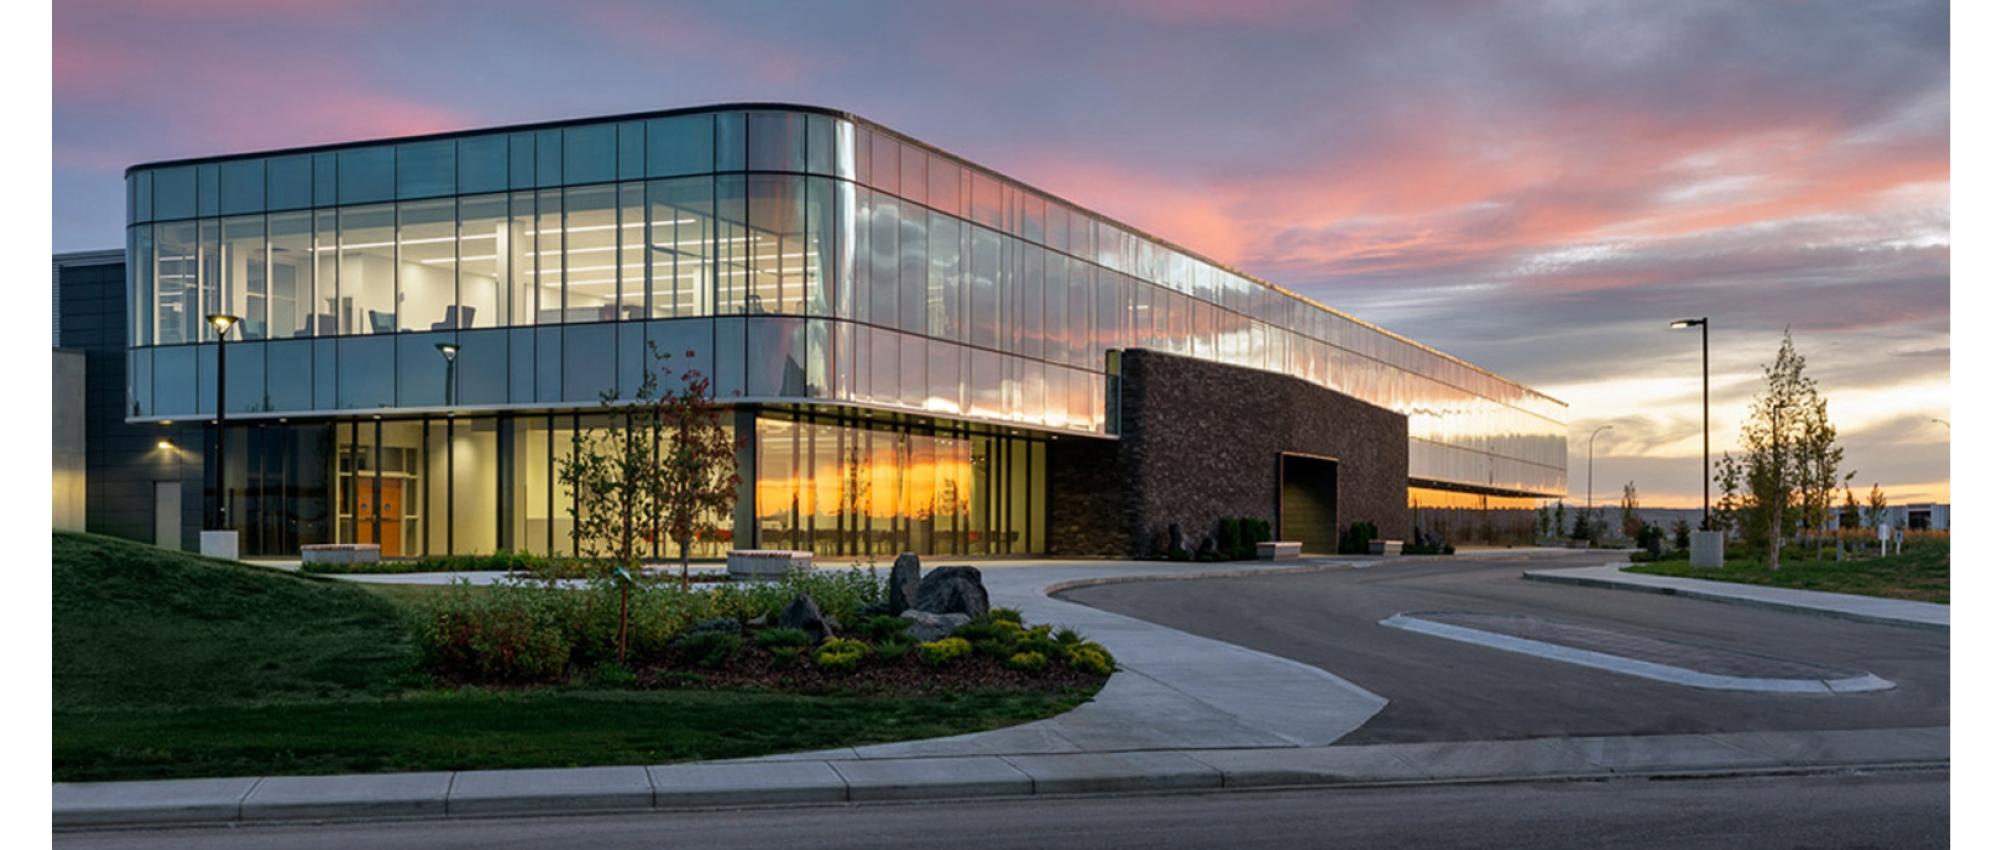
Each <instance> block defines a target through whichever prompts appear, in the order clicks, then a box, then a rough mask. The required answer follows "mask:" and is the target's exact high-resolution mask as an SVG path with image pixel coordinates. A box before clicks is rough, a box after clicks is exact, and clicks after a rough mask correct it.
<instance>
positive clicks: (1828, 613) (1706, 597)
mask: <svg viewBox="0 0 2000 850" xmlns="http://www.w3.org/2000/svg"><path fill="white" fill-rule="evenodd" d="M1521 578H1524V579H1527V580H1528V581H1540V582H1547V583H1549V584H1567V585H1574V586H1576V587H1596V588H1604V589H1608V590H1629V591H1633V592H1636V593H1652V594H1657V595H1660V596H1680V597H1684V598H1687V599H1699V600H1701V601H1703V602H1720V603H1723V604H1725V605H1740V606H1742V607H1745V608H1762V609H1765V610H1767V611H1784V612H1787V613H1792V614H1807V615H1811V616H1818V617H1826V618H1829V619H1834V620H1849V621H1852V622H1856V623H1869V624H1873V625H1878V626H1902V627H1904V628H1910V629H1923V630H1925V631H1934V632H1950V631H1951V626H1950V625H1947V624H1940V623H1927V622H1924V621H1922V620H1910V619H1904V618H1901V617H1884V616H1878V615H1874V614H1862V613H1859V612H1855V611H1842V610H1839V609H1835V608H1821V607H1817V606H1813V605H1800V604H1795V603H1787V602H1777V601H1774V600H1769V599H1752V598H1748V597H1744V596H1737V595H1734V594H1728V593H1719V592H1715V591H1710V590H1702V589H1699V588H1689V587H1667V586H1662V585H1652V584H1640V583H1638V582H1630V581H1616V580H1612V579H1603V578H1594V577H1591V576H1576V575H1560V574H1552V573H1549V572H1542V571H1536V570H1524V571H1522V573H1521ZM1690 581H1699V579H1690Z"/></svg>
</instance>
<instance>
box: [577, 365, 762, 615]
mask: <svg viewBox="0 0 2000 850" xmlns="http://www.w3.org/2000/svg"><path fill="white" fill-rule="evenodd" d="M647 348H648V350H649V351H651V352H652V354H653V357H654V360H655V362H656V363H658V364H659V369H658V371H657V372H655V371H654V370H647V372H646V374H645V375H644V376H643V377H642V378H641V380H640V383H639V386H638V388H637V389H636V390H635V391H634V393H633V396H632V398H630V399H621V398H620V397H619V396H618V395H617V394H616V393H615V392H606V393H605V394H604V395H603V397H602V398H601V399H600V400H599V406H600V408H601V409H602V410H603V411H604V412H605V414H606V416H607V419H608V421H609V423H610V427H608V428H603V429H598V430H593V431H590V432H587V433H586V432H579V433H578V434H577V436H576V437H575V441H574V443H573V444H572V451H571V452H570V456H569V457H567V458H564V459H562V460H561V461H560V462H559V463H558V464H557V474H558V476H559V480H561V481H562V482H563V484H564V485H566V486H568V487H569V489H570V491H571V492H572V493H573V494H575V498H574V500H573V502H572V504H571V507H570V517H571V519H572V526H571V531H570V536H571V538H572V539H573V540H574V541H575V542H576V547H577V550H578V551H579V552H581V553H583V554H585V555H588V556H589V557H591V558H596V559H603V560H609V561H611V562H613V563H614V564H615V565H616V566H619V567H623V568H626V569H627V570H628V571H633V570H637V569H638V567H639V561H640V556H641V546H642V545H643V544H646V543H657V542H658V541H661V540H670V541H672V542H674V543H676V544H678V545H679V547H680V561H681V585H682V587H683V589H685V588H686V586H687V583H688V561H689V556H690V551H691V548H690V547H691V546H692V545H693V543H694V541H695V540H697V539H700V538H704V537H709V536H712V535H713V534H714V532H715V531H716V529H717V528H718V527H719V522H718V521H719V519H720V518H721V517H722V516H724V515H726V514H728V513H729V511H730V508H731V507H732V506H734V504H735V501H736V487H737V485H738V484H739V483H740V481H741V479H740V478H739V477H738V475H737V473H736V448H737V445H738V442H737V439H736V438H732V437H731V436H730V434H729V431H728V429H726V428H724V427H723V425H722V408H721V406H720V405H718V404H716V403H715V402H714V401H713V400H712V399H710V398H709V397H708V394H709V381H708V378H707V377H706V376H704V375H702V374H701V372H700V371H698V370H695V369H688V370H686V371H684V372H682V373H681V374H680V375H679V376H678V383H679V384H680V388H679V389H677V390H662V389H661V388H660V376H661V375H669V376H671V366H670V361H671V356H670V355H667V354H663V353H661V352H659V351H658V350H657V349H656V348H654V347H653V346H652V345H651V344H648V346H647ZM688 356H689V357H690V358H692V357H693V356H694V353H693V352H688Z"/></svg>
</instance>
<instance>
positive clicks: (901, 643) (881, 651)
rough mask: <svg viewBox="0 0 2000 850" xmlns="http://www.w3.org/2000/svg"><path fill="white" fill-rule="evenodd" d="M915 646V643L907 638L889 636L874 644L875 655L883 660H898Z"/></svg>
mask: <svg viewBox="0 0 2000 850" xmlns="http://www.w3.org/2000/svg"><path fill="white" fill-rule="evenodd" d="M915 646H916V644H915V643H914V642H912V641H911V640H910V639H908V638H904V637H897V638H891V639H889V640H885V641H882V642H881V643H878V644H876V645H875V657H876V658H880V659H882V660H883V661H900V660H902V658H903V656H905V655H909V654H910V650H911V649H912V648H914V647H915Z"/></svg>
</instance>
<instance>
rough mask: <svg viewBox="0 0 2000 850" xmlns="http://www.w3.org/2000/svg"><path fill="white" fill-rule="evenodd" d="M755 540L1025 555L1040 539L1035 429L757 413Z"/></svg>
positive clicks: (889, 551) (1042, 455)
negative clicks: (1031, 435) (885, 424)
mask: <svg viewBox="0 0 2000 850" xmlns="http://www.w3.org/2000/svg"><path fill="white" fill-rule="evenodd" d="M755 449H756V470H755V480H756V482H757V486H756V508H755V510H756V518H757V532H756V533H757V540H758V543H757V545H758V546H760V547H763V548H779V549H796V550H810V551H812V552H815V553H818V554H821V555H836V556H884V557H894V556H895V555H896V554H897V553H899V552H905V551H910V552H919V553H925V554H939V555H1025V554H1030V553H1038V552H1042V551H1044V550H1045V548H1046V547H1045V545H1044V543H1043V540H1042V535H1043V520H1042V516H1041V515H1042V512H1043V511H1044V504H1045V498H1044V496H1043V493H1044V492H1045V488H1046V479H1047V474H1046V472H1045V465H1046V448H1045V445H1044V443H1042V442H1041V441H1039V440H1033V439H1027V438H1022V437H1009V436H1001V435H994V434H981V433H971V432H968V431H965V430H955V429H952V428H949V427H946V428H935V427H899V428H879V427H868V426H864V425H862V424H859V423H855V422H852V421H848V420H841V419H837V418H812V417H806V416H768V415H767V416H763V417H759V418H758V419H757V424H756V440H755Z"/></svg>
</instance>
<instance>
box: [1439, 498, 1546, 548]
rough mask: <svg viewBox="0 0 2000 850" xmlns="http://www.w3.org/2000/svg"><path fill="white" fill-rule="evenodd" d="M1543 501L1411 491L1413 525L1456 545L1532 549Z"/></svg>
mask: <svg viewBox="0 0 2000 850" xmlns="http://www.w3.org/2000/svg"><path fill="white" fill-rule="evenodd" d="M1539 502H1540V500H1538V499H1533V498H1525V497H1513V496H1493V495H1487V494H1484V493H1467V492H1462V491H1457V490H1443V489H1438V488H1434V487H1411V488H1410V522H1411V523H1413V524H1414V525H1415V527H1416V530H1422V531H1423V532H1425V533H1427V534H1436V535H1439V536H1441V537H1443V538H1444V540H1445V542H1447V543H1451V544H1453V545H1461V544H1467V543H1472V544H1481V545H1489V546H1532V545H1534V543H1535V508H1536V506H1537V505H1538V504H1539Z"/></svg>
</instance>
